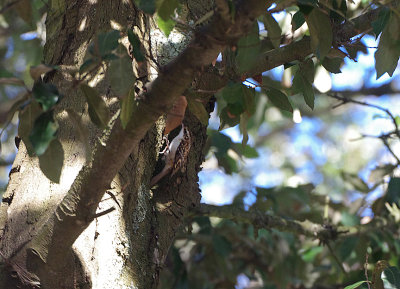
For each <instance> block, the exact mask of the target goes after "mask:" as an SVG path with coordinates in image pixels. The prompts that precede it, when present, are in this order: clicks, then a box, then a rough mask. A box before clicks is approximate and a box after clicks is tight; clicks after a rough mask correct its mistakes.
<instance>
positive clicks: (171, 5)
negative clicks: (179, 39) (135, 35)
mask: <svg viewBox="0 0 400 289" xmlns="http://www.w3.org/2000/svg"><path fill="white" fill-rule="evenodd" d="M156 5H157V14H158V16H160V17H161V19H162V20H164V21H168V20H169V19H170V18H171V15H173V14H174V11H175V9H176V8H177V7H178V5H179V1H178V0H157V2H156Z"/></svg>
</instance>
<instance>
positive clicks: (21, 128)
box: [18, 100, 43, 156]
mask: <svg viewBox="0 0 400 289" xmlns="http://www.w3.org/2000/svg"><path fill="white" fill-rule="evenodd" d="M42 112H43V110H42V109H41V108H40V105H39V104H38V103H37V102H36V101H35V100H33V101H31V102H30V103H29V105H27V106H26V107H25V108H24V109H22V111H21V112H20V113H19V115H18V116H19V125H18V135H19V136H20V137H21V139H22V141H23V142H24V144H25V146H26V149H27V151H28V153H29V155H30V156H32V155H33V154H34V150H33V148H32V144H31V142H30V140H29V134H30V133H31V131H32V128H33V125H34V123H35V120H36V119H37V118H38V117H39V115H40V114H41V113H42Z"/></svg>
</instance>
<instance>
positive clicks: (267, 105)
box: [0, 0, 400, 289]
mask: <svg viewBox="0 0 400 289" xmlns="http://www.w3.org/2000/svg"><path fill="white" fill-rule="evenodd" d="M14 2H16V3H14ZM134 2H135V3H136V4H137V5H138V7H139V8H141V9H142V10H143V11H144V12H146V13H149V14H154V13H157V23H158V25H159V26H160V28H161V29H162V31H163V32H164V33H165V34H166V35H168V34H169V33H170V32H171V30H172V29H173V27H174V26H175V24H176V23H175V21H176V19H175V18H174V17H173V16H174V13H175V11H176V8H180V5H182V3H181V2H182V1H176V0H173V1H154V0H151V1H143V0H140V1H139V0H135V1H134ZM234 2H235V1H229V5H230V7H231V11H230V12H231V13H232V15H233V16H234V13H235V10H234V9H233V6H232V5H233V4H234ZM287 2H289V1H287ZM47 5H48V4H47V2H46V1H44V0H33V1H25V0H20V1H0V9H1V11H2V12H3V13H2V14H1V15H0V58H1V63H0V80H1V81H0V84H1V85H0V124H1V127H2V129H4V132H3V133H2V135H1V144H2V151H1V157H0V180H1V181H0V192H1V190H2V189H1V188H2V187H4V186H5V184H6V179H7V173H8V172H9V170H10V164H11V162H12V159H13V157H14V155H15V148H14V137H15V136H16V135H17V134H19V136H20V137H21V138H22V140H23V141H24V143H25V144H27V148H28V152H29V153H30V154H31V155H32V154H36V155H38V156H39V162H40V167H41V169H42V170H43V172H44V173H45V174H46V176H48V178H49V179H51V180H52V181H54V182H58V181H59V177H60V174H61V168H62V163H63V160H64V158H63V151H62V147H61V145H60V142H59V141H58V140H57V123H56V121H55V120H54V118H53V111H54V108H55V107H56V106H57V104H58V102H59V100H60V99H61V98H62V95H60V94H59V92H58V89H57V88H56V87H54V86H53V85H51V84H46V83H43V82H42V79H41V75H43V74H44V73H48V72H51V71H53V70H54V69H58V68H57V67H51V66H46V65H41V60H42V51H43V45H44V41H45V33H44V20H45V12H46V9H47ZM285 5H286V6H285ZM378 7H380V8H379V9H381V10H380V12H379V15H378V17H377V18H376V19H375V20H374V21H373V23H372V28H373V29H372V30H371V31H370V32H369V34H370V36H373V37H374V38H376V39H380V41H379V42H378V46H377V49H375V51H376V53H375V60H376V62H375V70H376V72H377V76H378V77H380V76H381V75H383V74H385V73H387V74H388V75H390V76H392V75H393V74H396V72H395V69H396V67H397V65H398V64H397V63H398V58H399V56H400V46H399V40H400V36H399V31H400V30H399V29H398V28H399V25H400V21H399V8H398V6H396V5H395V4H393V3H388V4H387V5H383V4H381V3H376V2H374V3H369V1H360V2H357V3H350V2H346V1H336V0H332V1H324V2H323V1H319V2H318V1H314V0H301V1H300V0H299V1H297V2H290V3H289V4H287V3H285V1H283V2H279V3H277V6H275V7H273V8H271V10H270V12H269V13H268V14H266V15H263V17H260V19H259V25H257V24H254V27H253V29H252V30H251V32H250V33H249V34H248V35H247V36H246V37H243V38H242V39H240V41H239V42H238V44H237V47H231V48H229V49H227V51H226V52H224V57H225V56H226V55H227V54H229V55H230V56H231V57H232V59H230V60H231V61H232V62H231V63H233V67H229V69H226V70H227V71H228V70H229V71H230V73H232V74H234V76H235V77H232V79H231V81H230V82H229V83H228V84H227V86H226V87H225V88H224V89H222V90H221V91H219V92H218V93H217V94H216V99H217V109H216V112H215V113H214V115H213V116H212V118H211V121H210V127H209V132H208V135H209V139H208V142H207V147H206V148H205V150H206V151H207V152H208V153H207V160H206V162H205V164H204V167H205V174H209V175H210V174H211V173H213V174H216V172H221V171H223V172H224V176H225V178H226V179H228V178H230V180H232V182H231V184H228V181H226V183H225V184H226V188H225V191H229V192H228V193H227V195H226V199H227V200H230V201H231V202H232V204H233V205H234V206H235V207H237V208H241V209H242V210H245V211H248V212H251V213H257V214H270V215H274V216H277V217H280V218H282V220H295V221H299V222H311V223H314V224H318V225H321V226H324V227H332V228H336V227H340V228H342V229H343V230H344V231H343V232H345V233H343V234H341V235H339V236H335V238H333V237H332V239H331V240H328V241H327V240H318V239H312V238H307V237H305V236H302V235H301V236H300V235H295V234H293V233H289V232H286V231H284V230H282V231H280V230H278V229H275V228H272V229H268V230H267V229H265V228H262V226H261V225H260V224H244V223H242V222H240V221H239V220H237V219H236V218H235V216H234V215H233V216H231V218H230V219H231V220H228V219H222V218H218V216H195V215H192V216H189V217H188V218H187V220H186V224H185V227H184V228H183V229H182V231H181V232H180V234H179V235H178V236H177V239H176V241H175V242H174V245H173V246H172V248H171V251H170V254H169V256H168V258H167V260H166V264H165V268H164V270H163V271H162V275H161V279H160V288H178V289H179V288H193V289H196V288H210V289H211V288H234V287H235V286H236V287H237V288H271V289H272V288H313V287H315V288H342V287H345V286H348V285H349V286H351V285H352V284H355V285H354V286H353V287H352V288H355V287H356V286H364V288H367V282H366V281H371V280H372V281H373V282H375V283H371V285H372V288H400V286H399V282H398V281H399V276H400V274H399V272H398V269H397V268H398V267H400V259H399V256H400V241H399V240H400V238H399V228H398V223H399V222H400V209H399V208H400V178H399V177H397V176H396V173H397V170H398V166H399V164H400V161H399V159H398V140H399V137H400V133H399V130H398V125H399V124H398V119H399V116H398V115H397V113H398V112H397V113H395V112H393V113H391V112H390V107H389V110H385V109H384V107H388V106H387V105H388V103H389V104H390V101H387V102H386V103H384V104H382V106H379V107H377V105H372V104H369V103H364V104H360V103H356V102H354V99H359V98H360V97H361V98H362V96H363V92H362V90H360V91H359V92H358V91H355V90H354V91H351V92H350V93H351V97H350V98H345V99H341V100H340V99H337V98H336V100H334V99H335V95H336V94H340V93H341V92H332V98H329V97H327V96H326V95H323V94H322V93H321V92H320V91H318V89H316V88H318V85H320V84H321V81H320V80H318V79H319V78H318V77H320V75H321V71H323V72H325V73H326V74H327V73H328V72H330V73H332V74H339V73H340V72H341V71H342V70H344V69H345V68H346V66H351V65H353V63H352V62H349V61H348V60H349V59H350V60H351V61H352V60H355V59H357V57H358V56H359V55H360V54H361V53H367V52H368V50H367V46H366V45H365V44H364V43H363V42H362V41H360V39H359V38H357V37H356V38H354V39H352V40H351V41H349V42H346V43H340V41H339V40H337V39H334V38H335V37H336V36H337V35H333V34H334V33H333V32H334V29H331V26H333V27H334V28H336V27H337V26H336V25H340V24H343V23H344V21H345V19H350V18H352V17H353V16H355V15H358V14H360V13H365V11H368V9H371V8H372V9H377V8H378ZM178 10H179V9H178ZM200 20H201V19H200ZM200 22H201V21H200ZM304 24H307V25H308V29H307V27H306V26H305V25H304ZM262 26H264V29H262ZM125 32H126V31H123V32H120V31H116V30H112V31H107V32H102V33H99V34H98V35H97V37H95V38H94V40H93V42H92V44H91V46H90V49H89V51H88V54H87V55H86V58H85V62H84V63H83V64H82V65H81V66H80V68H79V70H78V71H77V72H76V76H75V78H74V81H75V82H74V85H76V86H79V88H80V89H81V91H82V92H83V95H84V96H85V99H86V101H87V103H88V107H89V115H90V118H91V120H92V122H93V123H94V124H96V125H97V126H98V127H100V128H105V127H107V125H108V121H109V119H110V117H111V116H110V112H109V110H108V108H107V106H106V104H105V102H104V100H103V99H102V98H101V96H100V94H99V92H98V91H97V90H96V89H95V88H92V87H90V86H88V85H87V84H86V80H87V79H86V78H87V76H88V75H89V74H90V73H91V72H93V71H95V70H96V69H100V68H101V67H102V66H103V64H104V63H107V64H109V65H110V66H109V67H110V69H109V71H108V72H109V74H110V82H111V90H112V91H113V93H115V94H116V95H118V96H119V97H120V98H121V99H122V101H121V107H122V112H121V119H122V122H123V125H124V127H125V126H126V124H127V123H128V121H129V119H130V116H131V108H132V106H133V105H134V98H133V96H132V95H131V93H132V81H135V80H136V78H135V76H134V75H132V70H131V69H130V63H131V58H129V56H128V54H127V52H126V51H125V50H124V48H123V47H121V46H120V45H119V44H118V40H119V39H120V38H121V37H122V34H123V33H125ZM127 36H128V40H129V42H130V44H131V46H132V47H133V55H132V57H133V60H134V61H137V62H138V63H141V62H143V61H144V59H145V56H144V54H143V53H142V52H141V50H140V49H141V48H140V47H141V43H140V40H139V38H138V37H137V35H135V34H134V32H132V31H131V30H128V32H127ZM308 36H309V37H310V39H311V48H312V51H313V53H314V54H313V55H314V56H311V55H309V56H307V57H305V58H304V59H298V60H296V61H294V62H291V63H286V64H285V66H284V69H283V70H279V69H275V70H273V71H268V72H265V73H263V74H262V75H261V74H257V75H246V73H245V72H246V71H247V70H248V69H250V68H251V67H253V66H254V65H256V64H257V62H258V60H259V58H258V57H259V55H260V54H261V53H265V52H267V51H270V50H272V49H276V48H279V47H280V46H281V45H284V44H286V43H287V42H290V41H297V40H300V39H301V38H303V37H304V38H303V39H307V38H306V37H308ZM333 39H334V40H335V41H338V42H336V43H335V45H336V46H337V47H335V45H334V46H332V41H333ZM339 46H340V48H341V50H340V49H338V47H339ZM228 50H229V51H228ZM369 53H371V52H369ZM224 57H223V58H224ZM228 62H229V61H228ZM228 62H227V63H228ZM219 64H221V63H219ZM360 69H363V67H361V66H360ZM332 74H331V75H332ZM127 79H129V81H130V82H129V81H127ZM366 81H368V80H366ZM389 81H391V80H389ZM322 82H323V81H322ZM366 86H368V83H367V84H366ZM332 90H333V89H332ZM391 93H393V92H391ZM392 97H393V98H394V97H396V96H395V95H394V94H393V95H392ZM368 101H369V100H368ZM352 102H354V103H352ZM349 103H350V104H349ZM374 103H379V100H375V101H374ZM338 104H339V106H337V107H336V108H335V109H333V108H332V106H333V105H338ZM359 105H362V106H364V108H363V109H361V108H360V106H359ZM188 107H189V109H190V110H191V111H192V112H193V114H194V115H196V116H197V117H198V118H199V119H200V121H202V122H203V123H205V121H206V119H205V109H204V106H203V105H202V103H201V102H198V101H197V100H191V99H189V106H188ZM376 109H378V110H380V113H383V114H384V116H383V117H381V118H380V119H376V120H372V117H371V115H370V112H368V113H367V112H366V111H372V110H376ZM311 110H313V111H311ZM17 112H18V113H17ZM375 112H376V111H375ZM68 113H69V114H70V115H71V117H73V118H74V119H75V123H74V125H75V126H76V127H78V128H79V127H80V126H81V125H80V123H79V118H78V117H75V116H74V113H73V112H68ZM16 114H18V116H19V118H18V119H19V121H20V124H19V127H18V128H17V123H18V119H17V117H15V115H16ZM213 123H214V124H215V125H213ZM373 123H378V126H379V129H380V130H379V131H378V132H377V133H376V129H373V132H370V130H371V129H370V127H369V126H372V125H373ZM365 125H366V126H365ZM232 127H233V128H232ZM228 128H229V130H225V129H228ZM17 129H18V133H17ZM363 129H364V130H366V132H363V131H362V130H363ZM383 129H384V130H383ZM81 131H84V129H83V128H81ZM226 131H228V133H226ZM361 134H364V135H368V136H371V135H372V136H376V137H375V138H374V139H373V140H371V139H367V138H366V136H364V137H362V138H361V139H360V140H358V141H351V142H350V141H349V139H351V138H353V139H354V138H355V137H359V136H360V135H361ZM82 135H83V138H85V136H86V135H87V132H82ZM235 135H239V136H240V137H237V138H236V139H234V140H233V138H232V136H235ZM396 145H397V146H396ZM209 171H211V173H208V172H209ZM229 175H230V176H229ZM206 176H207V175H205V176H204V177H203V178H202V181H203V182H204V183H206ZM274 176H275V177H274ZM209 182H212V181H209ZM221 191H222V192H223V190H221ZM226 202H227V203H228V202H229V201H226ZM366 225H368V228H369V229H368V230H363V231H356V232H355V233H354V232H353V231H352V230H353V229H354V228H361V227H363V226H366ZM366 256H368V258H367V260H366ZM382 260H385V262H386V263H384V265H381V264H383V263H382V262H383V261H382ZM365 266H366V269H364V267H365ZM365 272H367V275H368V276H369V280H365V279H366V273H365ZM379 286H381V287H379ZM390 286H392V287H390Z"/></svg>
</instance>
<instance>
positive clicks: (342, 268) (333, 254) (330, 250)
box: [326, 242, 347, 275]
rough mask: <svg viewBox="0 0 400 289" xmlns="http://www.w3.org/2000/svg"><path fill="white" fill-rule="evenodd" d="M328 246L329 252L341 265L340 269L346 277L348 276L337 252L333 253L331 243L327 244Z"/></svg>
mask: <svg viewBox="0 0 400 289" xmlns="http://www.w3.org/2000/svg"><path fill="white" fill-rule="evenodd" d="M326 246H327V247H328V249H329V252H330V253H331V255H332V257H333V259H335V261H336V263H337V264H338V265H339V267H340V269H341V270H342V271H343V273H344V274H345V275H346V274H347V272H346V269H344V267H343V264H342V262H340V260H339V258H338V256H336V254H335V252H333V249H332V247H331V245H330V244H329V242H326Z"/></svg>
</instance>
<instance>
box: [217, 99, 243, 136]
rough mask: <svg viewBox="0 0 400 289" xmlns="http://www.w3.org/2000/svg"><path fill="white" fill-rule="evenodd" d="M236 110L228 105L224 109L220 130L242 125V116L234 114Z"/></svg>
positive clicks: (221, 115)
mask: <svg viewBox="0 0 400 289" xmlns="http://www.w3.org/2000/svg"><path fill="white" fill-rule="evenodd" d="M234 108H235V107H234V106H232V105H228V106H226V107H224V108H223V109H222V111H221V113H220V115H219V117H220V119H221V124H220V126H219V130H222V129H225V128H227V127H233V126H235V125H237V124H239V123H240V114H234V113H232V111H235V109H234Z"/></svg>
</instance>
